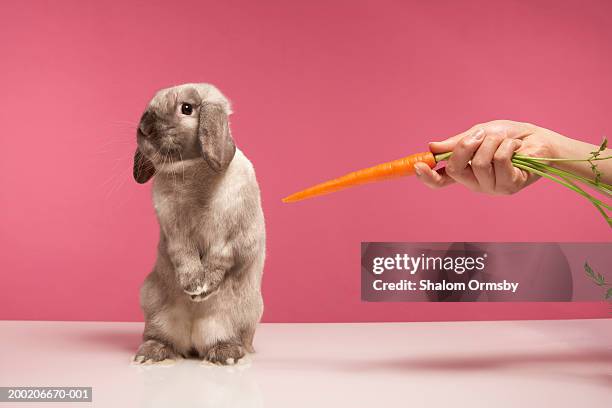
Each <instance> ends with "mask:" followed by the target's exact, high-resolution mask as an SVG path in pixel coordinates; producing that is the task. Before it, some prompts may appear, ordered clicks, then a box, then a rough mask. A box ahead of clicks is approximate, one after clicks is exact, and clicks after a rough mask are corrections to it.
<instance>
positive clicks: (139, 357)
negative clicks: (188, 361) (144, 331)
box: [134, 340, 177, 364]
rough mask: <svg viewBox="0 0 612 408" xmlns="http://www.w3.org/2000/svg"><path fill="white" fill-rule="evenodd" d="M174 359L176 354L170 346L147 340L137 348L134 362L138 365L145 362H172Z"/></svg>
mask: <svg viewBox="0 0 612 408" xmlns="http://www.w3.org/2000/svg"><path fill="white" fill-rule="evenodd" d="M176 357H177V354H176V353H175V352H174V350H172V348H171V347H170V346H167V345H165V344H163V343H160V342H159V341H157V340H147V341H145V342H144V343H142V344H141V345H140V347H139V348H138V351H137V352H136V355H135V356H134V362H135V363H138V364H144V363H147V362H153V363H157V362H159V361H164V360H168V359H171V360H173V359H175V358H176Z"/></svg>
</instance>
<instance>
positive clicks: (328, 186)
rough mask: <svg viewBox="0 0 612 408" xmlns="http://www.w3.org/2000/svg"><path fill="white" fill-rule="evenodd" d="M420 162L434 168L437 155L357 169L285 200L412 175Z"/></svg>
mask: <svg viewBox="0 0 612 408" xmlns="http://www.w3.org/2000/svg"><path fill="white" fill-rule="evenodd" d="M438 161H439V160H438ZM418 162H423V163H426V164H427V165H428V166H429V167H431V168H432V169H433V168H434V167H436V162H437V161H436V157H434V155H433V154H431V153H430V152H424V153H416V154H413V155H410V156H407V157H404V158H403V159H397V160H393V161H390V162H387V163H382V164H378V165H376V166H373V167H368V168H367V169H361V170H357V171H354V172H352V173H349V174H346V175H344V176H342V177H338V178H336V179H333V180H329V181H326V182H324V183H321V184H317V185H316V186H312V187H310V188H307V189H306V190H302V191H299V192H297V193H295V194H291V195H290V196H288V197H285V198H283V202H284V203H292V202H294V201H300V200H305V199H307V198H312V197H316V196H320V195H323V194H329V193H333V192H335V191H339V190H344V189H345V188H349V187H353V186H357V185H360V184H367V183H373V182H376V181H382V180H388V179H393V178H397V177H404V176H410V175H412V174H414V165H415V164H416V163H418Z"/></svg>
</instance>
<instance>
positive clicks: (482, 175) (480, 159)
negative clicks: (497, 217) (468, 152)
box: [471, 132, 504, 193]
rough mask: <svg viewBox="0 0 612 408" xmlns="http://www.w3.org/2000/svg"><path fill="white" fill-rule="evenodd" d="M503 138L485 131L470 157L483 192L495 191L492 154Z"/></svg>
mask: <svg viewBox="0 0 612 408" xmlns="http://www.w3.org/2000/svg"><path fill="white" fill-rule="evenodd" d="M503 140H504V138H503V136H501V135H499V134H496V133H493V134H491V133H489V132H487V135H486V137H485V138H484V139H483V141H482V144H481V145H480V147H478V150H477V151H476V154H474V157H473V158H472V162H471V166H472V171H473V172H474V176H476V180H478V184H480V188H481V190H482V191H484V192H488V193H493V192H494V191H495V170H494V168H493V155H495V152H496V151H497V149H498V147H499V145H501V144H502V141H503Z"/></svg>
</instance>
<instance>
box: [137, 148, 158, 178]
mask: <svg viewBox="0 0 612 408" xmlns="http://www.w3.org/2000/svg"><path fill="white" fill-rule="evenodd" d="M153 174H155V166H154V165H153V163H152V162H151V160H149V159H147V158H146V157H145V155H144V154H142V153H140V150H139V149H136V153H134V180H136V182H137V183H139V184H144V183H146V182H147V181H149V179H150V178H151V177H153Z"/></svg>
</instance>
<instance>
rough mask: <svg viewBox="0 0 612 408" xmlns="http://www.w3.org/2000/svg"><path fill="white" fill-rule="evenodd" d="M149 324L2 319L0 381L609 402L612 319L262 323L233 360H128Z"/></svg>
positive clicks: (332, 396)
mask: <svg viewBox="0 0 612 408" xmlns="http://www.w3.org/2000/svg"><path fill="white" fill-rule="evenodd" d="M142 327H143V326H142V324H139V323H93V322H91V323H83V322H72V323H69V322H15V321H12V322H11V321H3V322H0V386H35V385H39V386H93V403H76V404H69V406H96V407H107V406H108V407H123V406H125V407H134V406H140V407H196V406H197V407H264V406H265V407H320V406H342V407H366V406H368V407H375V408H378V407H383V406H390V407H391V406H414V407H420V406H428V407H435V406H440V407H442V406H444V407H447V406H453V407H458V406H466V407H581V408H584V407H605V406H611V404H612V402H611V401H612V319H605V320H581V321H578V320H569V321H528V322H457V323H379V324H263V325H261V326H260V328H259V330H258V332H257V335H256V338H255V347H256V348H257V350H258V352H257V353H256V354H254V355H253V356H251V357H250V360H251V361H250V362H248V363H247V364H245V365H241V366H236V367H216V366H214V367H211V366H208V365H202V364H201V363H200V362H199V361H196V360H182V361H178V362H177V363H176V364H174V365H172V366H135V365H132V364H131V363H130V360H131V357H132V354H133V352H134V351H135V350H136V348H137V346H138V344H139V341H140V335H141V330H142ZM6 405H7V404H2V403H0V408H1V407H3V406H6ZM63 405H65V404H63ZM17 406H18V407H26V406H58V405H53V404H51V405H49V403H43V404H40V403H39V404H26V403H19V404H18V405H17Z"/></svg>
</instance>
